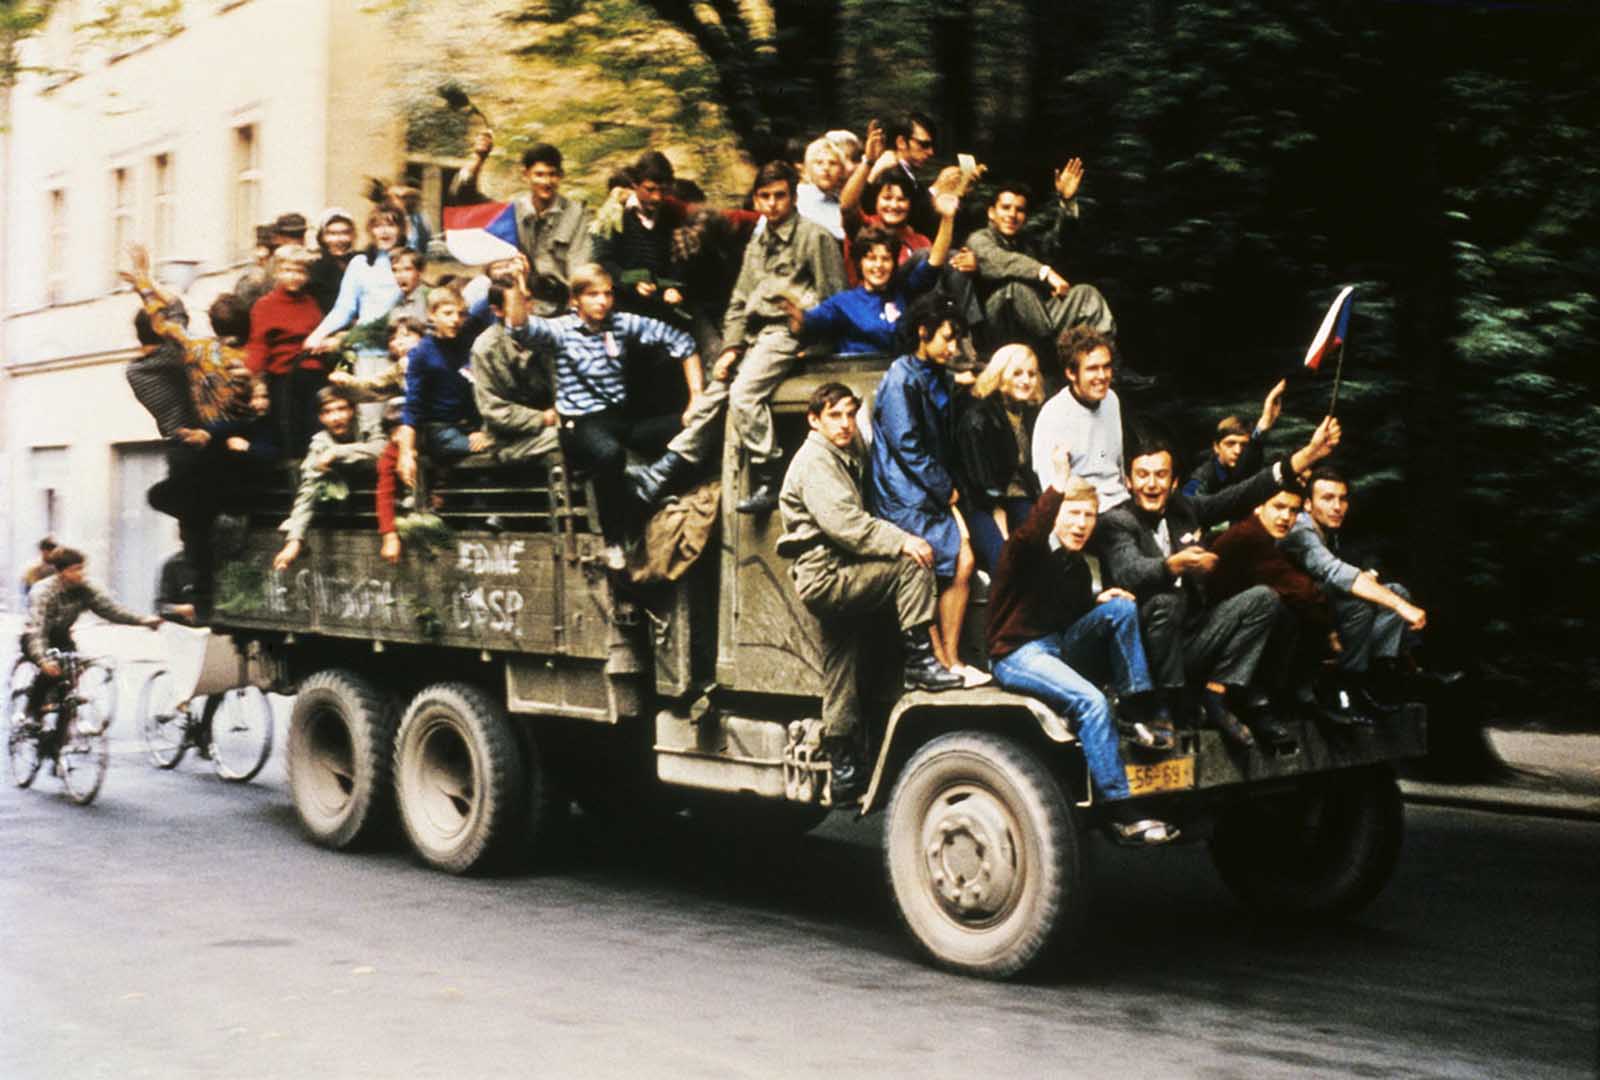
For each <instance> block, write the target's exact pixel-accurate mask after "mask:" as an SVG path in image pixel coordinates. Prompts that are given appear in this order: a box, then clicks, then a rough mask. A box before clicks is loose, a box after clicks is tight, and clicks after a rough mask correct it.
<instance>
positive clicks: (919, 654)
mask: <svg viewBox="0 0 1600 1080" xmlns="http://www.w3.org/2000/svg"><path fill="white" fill-rule="evenodd" d="M901 640H902V641H904V642H905V648H906V675H905V687H906V689H907V690H955V689H958V688H959V687H962V686H965V685H966V680H965V679H963V678H962V677H961V676H960V675H957V674H956V673H955V672H953V671H951V670H950V669H949V668H947V667H945V666H944V665H943V664H941V663H939V661H938V660H937V659H936V658H935V657H934V655H933V642H931V641H929V640H928V628H927V627H926V626H923V627H918V628H917V629H915V630H907V631H906V632H905V633H904V634H903V635H901Z"/></svg>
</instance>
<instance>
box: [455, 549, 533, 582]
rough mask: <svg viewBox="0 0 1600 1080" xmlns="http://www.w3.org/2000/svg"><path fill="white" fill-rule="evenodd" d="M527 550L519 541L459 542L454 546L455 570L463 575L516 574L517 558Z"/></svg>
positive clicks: (517, 568)
mask: <svg viewBox="0 0 1600 1080" xmlns="http://www.w3.org/2000/svg"><path fill="white" fill-rule="evenodd" d="M527 550H528V545H527V544H526V543H524V542H523V541H521V540H492V541H489V542H484V541H481V540H461V541H458V542H457V544H456V569H458V570H460V571H461V572H462V573H463V574H476V575H478V576H479V577H482V576H483V575H484V574H516V573H518V572H519V571H520V569H521V566H520V564H519V563H518V562H517V559H518V557H519V556H521V555H522V554H523V553H524V552H526V551H527Z"/></svg>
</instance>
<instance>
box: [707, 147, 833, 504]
mask: <svg viewBox="0 0 1600 1080" xmlns="http://www.w3.org/2000/svg"><path fill="white" fill-rule="evenodd" d="M797 179H798V174H797V173H796V172H795V170H794V166H793V165H790V164H789V163H788V162H786V161H772V162H768V163H767V164H766V165H763V166H762V167H761V171H760V172H758V173H756V183H755V194H754V195H753V197H752V198H753V201H754V203H755V208H756V210H757V211H759V212H760V214H761V215H762V217H763V218H764V221H763V222H762V223H761V224H762V227H761V228H760V229H758V230H757V232H756V233H755V235H753V236H752V237H751V238H750V243H749V244H748V245H746V247H745V251H744V261H743V263H742V264H741V265H740V267H739V280H738V282H737V283H736V284H735V285H734V287H733V296H732V298H731V299H730V300H729V301H728V311H727V315H726V316H725V317H724V319H723V325H722V340H723V343H724V348H723V350H722V355H721V356H719V357H718V358H717V363H716V367H715V368H714V369H713V370H712V374H713V375H714V376H715V378H716V379H717V380H718V381H726V380H728V379H729V378H730V377H731V379H732V385H730V386H729V387H728V411H729V412H730V413H731V414H732V417H733V429H734V431H735V432H737V433H738V436H739V442H740V444H741V446H742V447H743V452H744V455H745V460H746V461H748V462H749V464H750V474H751V491H750V493H749V495H748V496H747V497H746V498H745V499H744V501H742V502H740V503H739V504H738V507H737V509H738V511H739V513H741V514H767V513H771V512H772V511H773V510H774V509H775V508H776V507H777V505H778V481H779V479H780V477H781V476H782V461H781V458H780V456H779V449H778V437H777V434H776V433H775V432H774V431H773V429H772V392H773V391H774V390H776V389H777V388H778V384H779V383H781V382H783V380H784V379H785V378H786V377H787V376H788V374H789V370H790V369H791V368H792V367H794V363H795V360H796V359H797V358H798V357H799V355H800V343H799V341H797V340H796V339H795V336H794V334H793V333H792V332H791V330H790V328H789V313H788V309H787V308H786V307H785V306H784V303H783V301H785V300H787V301H788V302H789V303H791V304H793V305H794V306H795V307H798V308H801V309H806V308H811V307H815V306H816V305H817V304H819V303H821V302H822V301H823V300H826V299H827V298H828V297H830V296H832V295H833V294H834V293H836V292H839V291H840V290H842V289H843V288H844V287H845V277H844V255H843V253H842V252H841V251H840V249H839V242H838V241H837V240H835V239H834V238H833V235H832V234H831V233H829V232H828V230H826V229H824V228H823V227H822V226H821V225H818V224H816V223H815V222H811V221H807V220H806V219H804V218H802V217H801V216H800V214H799V213H798V211H796V209H795V204H794V190H795V184H796V181H797ZM735 368H737V372H735Z"/></svg>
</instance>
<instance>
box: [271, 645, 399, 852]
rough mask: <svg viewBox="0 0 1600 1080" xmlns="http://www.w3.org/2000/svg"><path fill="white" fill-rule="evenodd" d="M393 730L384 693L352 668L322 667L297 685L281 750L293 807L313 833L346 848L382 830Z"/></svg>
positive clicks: (388, 811) (389, 809)
mask: <svg viewBox="0 0 1600 1080" xmlns="http://www.w3.org/2000/svg"><path fill="white" fill-rule="evenodd" d="M394 731H395V721H394V709H393V707H392V705H391V703H390V702H389V700H388V698H386V697H385V695H384V694H383V693H382V692H380V691H379V690H378V689H377V687H375V686H374V685H373V684H372V683H371V682H370V681H368V680H367V679H366V678H365V677H364V676H362V675H359V674H357V673H356V672H354V671H348V670H343V669H338V668H331V669H329V670H327V671H319V672H317V673H316V674H315V675H312V676H311V677H310V678H308V679H306V680H305V682H303V683H302V684H301V685H300V688H299V692H298V693H297V694H296V695H295V700H294V711H293V713H292V714H291V715H290V718H289V744H288V752H287V755H286V756H287V765H288V773H289V791H290V794H291V795H292V796H293V798H294V808H295V812H296V813H297V814H298V815H299V818H300V826H301V828H302V829H303V830H304V831H305V834H306V835H307V836H308V837H310V838H311V840H312V841H314V842H315V843H317V844H320V845H322V846H323V847H327V848H333V849H335V850H344V849H346V848H350V847H354V846H358V845H361V844H364V843H369V842H371V841H372V840H373V839H375V838H376V837H377V836H379V835H381V834H382V833H383V832H384V830H385V827H386V825H387V824H388V822H389V820H390V818H391V817H392V814H393V788H392V786H391V781H390V773H391V769H392V767H393V747H394Z"/></svg>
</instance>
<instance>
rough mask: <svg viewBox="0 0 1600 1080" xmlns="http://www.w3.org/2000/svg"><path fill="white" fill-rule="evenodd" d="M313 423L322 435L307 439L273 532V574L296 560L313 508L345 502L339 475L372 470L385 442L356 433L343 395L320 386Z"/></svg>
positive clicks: (352, 408)
mask: <svg viewBox="0 0 1600 1080" xmlns="http://www.w3.org/2000/svg"><path fill="white" fill-rule="evenodd" d="M317 419H318V420H319V421H320V422H321V423H322V430H321V431H319V432H317V433H316V434H315V435H313V436H311V443H310V445H309V446H307V447H306V456H305V459H304V460H303V461H301V462H300V486H299V488H298V489H296V491H295V495H294V506H293V507H292V508H291V509H290V510H289V516H288V518H286V519H285V520H284V522H283V524H282V525H280V526H278V528H279V530H280V531H281V532H283V533H284V536H285V539H284V544H283V547H282V548H281V549H280V550H279V551H278V554H277V555H276V556H274V557H273V560H272V568H273V569H274V570H287V569H289V566H290V564H291V563H293V562H294V561H295V560H296V559H298V558H299V557H300V551H301V549H302V547H303V546H304V543H305V536H306V530H307V529H309V528H310V527H311V516H312V514H314V513H315V512H316V509H317V504H318V503H319V502H338V501H340V500H343V499H347V498H349V496H350V487H349V485H348V484H347V483H346V482H345V480H344V478H343V477H341V476H340V475H339V472H340V471H341V470H343V469H346V468H348V467H350V466H353V465H374V464H376V462H377V460H378V455H379V454H381V453H383V444H384V442H385V441H386V440H385V439H384V437H383V436H382V435H381V434H375V433H371V432H362V431H361V430H360V428H358V427H357V426H356V407H355V405H354V404H353V403H352V402H351V400H350V395H349V393H348V392H347V391H345V390H342V389H340V388H339V387H337V386H324V387H323V388H322V389H321V390H319V391H317Z"/></svg>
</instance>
